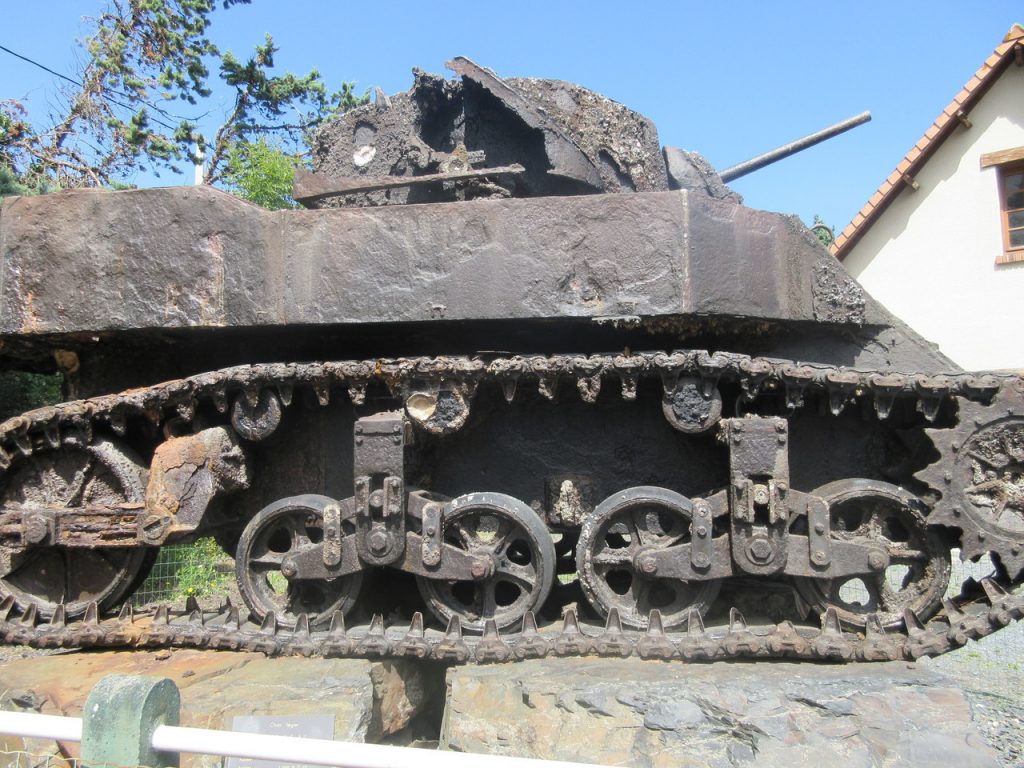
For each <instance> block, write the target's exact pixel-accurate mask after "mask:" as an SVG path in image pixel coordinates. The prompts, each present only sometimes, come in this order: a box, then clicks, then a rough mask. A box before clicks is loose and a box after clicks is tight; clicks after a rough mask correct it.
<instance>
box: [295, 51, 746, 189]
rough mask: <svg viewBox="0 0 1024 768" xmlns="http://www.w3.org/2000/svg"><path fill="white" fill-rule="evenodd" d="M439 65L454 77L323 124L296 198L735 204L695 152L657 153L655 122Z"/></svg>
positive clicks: (575, 91) (570, 94)
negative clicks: (691, 198)
mask: <svg viewBox="0 0 1024 768" xmlns="http://www.w3.org/2000/svg"><path fill="white" fill-rule="evenodd" d="M448 66H449V67H450V68H451V69H452V70H454V71H455V72H456V74H457V75H459V78H458V79H456V80H447V79H445V78H443V77H441V76H439V75H431V74H427V73H425V72H422V71H420V70H414V73H415V82H414V83H413V87H412V88H411V89H410V90H409V91H407V92H406V93H401V94H397V95H394V96H390V97H387V96H384V95H383V94H382V93H378V96H377V100H376V102H375V103H374V104H368V105H366V106H363V107H360V108H359V109H355V110H352V111H351V112H348V113H347V114H345V115H344V116H343V117H342V118H340V119H338V120H336V121H333V122H331V123H329V124H327V125H326V126H325V127H324V128H323V129H322V130H321V131H320V133H319V134H318V135H317V137H316V140H315V142H314V146H313V162H314V168H315V173H313V174H309V173H304V172H300V174H299V176H298V178H297V183H296V199H298V200H300V201H301V202H303V203H305V204H307V205H329V206H334V205H358V206H368V205H393V204H403V203H428V202H430V203H432V202H444V201H449V200H468V199H473V198H494V197H498V198H500V197H537V196H550V195H580V194H592V193H599V192H604V193H607V192H657V191H664V190H668V189H680V188H683V189H697V190H699V191H702V192H709V193H711V194H712V195H713V196H716V197H733V198H735V199H738V196H736V195H735V194H734V193H731V192H730V191H729V190H727V189H726V188H725V186H724V185H723V184H721V182H720V181H718V179H717V174H715V172H714V170H713V169H711V167H710V166H709V165H708V164H707V163H706V162H704V161H703V159H702V158H700V157H699V156H696V155H694V154H692V153H684V152H682V151H681V150H674V149H669V150H666V155H665V156H663V154H662V150H661V146H660V144H659V141H658V132H657V129H656V128H655V127H654V124H653V123H652V122H651V121H650V120H648V119H647V118H646V117H644V116H643V115H640V114H638V113H637V112H634V111H632V110H630V109H628V108H626V107H624V106H622V105H621V104H619V103H617V102H615V101H612V100H611V99H608V98H606V97H604V96H601V95H600V94H597V93H594V92H593V91H590V90H587V89H586V88H583V87H581V86H578V85H573V84H571V83H566V82H562V81H560V80H546V79H534V78H511V79H508V80H503V79H501V78H499V77H498V76H497V75H495V74H494V73H493V72H491V71H490V70H489V69H486V68H484V67H481V66H479V65H478V64H475V63H474V62H472V61H470V60H469V59H467V58H464V57H461V56H460V57H456V58H455V59H454V60H452V61H450V62H449V63H448ZM666 158H667V159H668V166H667V167H666ZM327 198H331V199H330V201H329V202H323V201H325V200H326V199H327Z"/></svg>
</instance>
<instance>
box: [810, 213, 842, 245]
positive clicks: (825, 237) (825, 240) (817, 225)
mask: <svg viewBox="0 0 1024 768" xmlns="http://www.w3.org/2000/svg"><path fill="white" fill-rule="evenodd" d="M811 232H813V233H814V234H815V235H816V236H817V238H818V239H819V240H821V244H822V245H824V246H825V247H826V248H830V247H831V246H832V243H833V242H834V241H835V239H836V234H835V230H833V229H832V227H830V226H829V225H828V224H826V223H825V221H824V220H823V219H822V218H821V216H819V215H818V214H814V223H813V224H811Z"/></svg>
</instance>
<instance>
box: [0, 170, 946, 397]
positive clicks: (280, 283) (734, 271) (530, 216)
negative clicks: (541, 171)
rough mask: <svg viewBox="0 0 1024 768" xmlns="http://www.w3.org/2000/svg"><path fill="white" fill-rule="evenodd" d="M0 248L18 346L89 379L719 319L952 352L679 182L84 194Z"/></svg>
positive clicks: (793, 247) (765, 337)
mask: <svg viewBox="0 0 1024 768" xmlns="http://www.w3.org/2000/svg"><path fill="white" fill-rule="evenodd" d="M0 258H2V262H0V270H2V292H0V302H2V304H0V340H3V342H4V343H5V349H4V352H5V354H6V356H7V357H8V363H9V364H14V359H13V358H15V357H17V356H22V357H27V358H32V357H34V358H37V359H40V358H49V357H50V356H51V355H52V353H53V352H54V351H55V350H57V349H66V350H70V351H73V352H74V353H75V354H76V355H77V356H78V358H79V360H80V362H81V368H80V370H79V371H78V372H77V376H78V379H79V382H80V390H79V391H81V392H83V393H98V392H103V391H116V390H118V389H122V388H124V387H127V386H138V385H141V384H145V383H150V382H153V381H158V380H162V379H167V378H172V377H174V376H179V375H182V374H183V373H196V372H199V371H201V370H204V369H210V368H214V367H220V366H222V365H224V364H232V363H242V362H250V361H269V360H273V359H296V358H298V359H302V358H305V359H336V358H341V357H346V356H351V355H356V354H359V353H360V352H362V353H364V354H370V355H374V354H379V355H389V354H390V355H396V354H412V353H423V352H428V351H444V352H460V353H472V352H475V351H477V350H481V349H500V350H508V351H517V352H527V351H536V350H538V349H543V350H545V351H551V352H557V351H574V350H579V349H587V348H589V349H590V350H591V351H599V350H603V349H615V348H618V347H625V346H631V347H632V348H641V349H642V348H651V347H655V348H657V347H671V346H675V345H678V344H685V345H687V346H700V344H699V342H700V341H702V340H705V339H710V338H718V339H721V341H719V342H718V344H719V345H721V348H729V349H734V350H735V351H741V352H747V353H752V354H765V355H777V356H780V357H786V356H789V357H796V356H800V357H803V358H804V359H813V360H816V361H820V362H825V363H835V364H852V365H863V366H866V367H871V368H893V369H896V370H902V371H904V372H910V371H917V370H940V369H947V370H948V369H951V368H952V366H951V364H950V363H949V361H947V360H945V359H944V358H943V357H942V356H941V355H939V354H938V353H937V352H936V351H935V349H934V347H933V346H932V345H930V344H928V343H927V342H925V341H924V340H922V339H921V338H920V337H918V336H917V335H916V334H915V333H914V332H913V331H911V330H910V329H908V328H906V327H905V326H904V325H902V323H900V322H899V321H898V320H897V319H895V318H893V317H892V316H891V315H890V314H889V313H888V312H886V310H885V309H884V308H883V307H881V306H880V305H878V304H877V302H875V301H873V300H872V299H871V298H870V297H869V296H868V295H867V294H866V293H865V292H864V291H863V289H862V288H860V286H858V285H857V284H856V282H854V281H853V280H852V279H851V278H850V277H849V276H848V275H846V273H845V272H844V271H843V270H842V268H841V267H840V266H839V265H838V264H837V263H836V262H835V260H834V259H832V258H831V257H830V256H829V255H828V254H827V253H826V252H825V251H824V249H822V248H821V247H820V246H819V245H818V243H817V242H816V240H814V238H813V237H811V236H810V235H809V234H808V233H807V232H806V230H805V229H804V228H803V227H802V226H801V225H800V224H799V222H797V221H796V220H795V219H793V218H791V217H786V216H782V215H779V214H773V213H767V212H763V211H756V210H752V209H749V208H745V207H743V206H739V205H736V204H734V203H732V202H728V201H721V200H715V199H713V198H710V197H707V196H704V195H697V194H694V193H688V192H684V191H679V192H663V193H642V194H634V195H589V196H577V197H558V198H532V199H521V200H478V201H469V202H464V203H459V204H453V205H409V206H395V207H387V208H357V209H330V210H318V211H308V212H301V213H297V212H293V211H284V212H270V211H263V210H260V209H258V208H255V207H253V206H250V205H247V204H245V203H243V202H240V201H238V200H237V199H235V198H233V197H231V196H229V195H226V194H223V193H221V192H218V191H215V190H211V189H207V188H169V189H159V190H140V191H133V192H117V193H101V192H90V191H69V192H63V193H59V194H56V195H48V196H44V197H39V198H14V199H8V200H6V201H5V202H4V205H3V209H2V213H0ZM83 286H88V287H89V288H88V290H82V287H83ZM730 342H733V344H732V345H730ZM553 343H554V346H553ZM371 344H372V345H373V346H372V349H367V348H368V347H369V346H370V345H371ZM797 349H801V350H803V354H801V355H797V354H795V351H796V350H797ZM136 350H137V351H136ZM115 359H118V360H120V361H121V363H120V364H118V363H116V362H114V360H115ZM160 360H164V361H165V362H166V364H164V365H161V364H160V362H159V361H160ZM125 361H130V363H131V364H130V365H124V362H125ZM211 363H212V364H211ZM197 366H202V367H197ZM117 370H120V372H121V375H116V374H115V373H114V371H117ZM93 377H95V378H93Z"/></svg>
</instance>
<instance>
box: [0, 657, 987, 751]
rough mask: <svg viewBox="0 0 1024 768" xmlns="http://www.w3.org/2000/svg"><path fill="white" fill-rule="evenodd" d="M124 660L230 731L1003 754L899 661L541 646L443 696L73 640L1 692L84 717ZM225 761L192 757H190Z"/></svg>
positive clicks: (7, 673)
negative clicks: (611, 652) (537, 652)
mask: <svg viewBox="0 0 1024 768" xmlns="http://www.w3.org/2000/svg"><path fill="white" fill-rule="evenodd" d="M112 673H121V674H146V675H154V676H162V677H168V678H170V679H171V680H173V681H174V682H175V684H176V685H177V686H178V688H179V689H180V691H181V699H182V724H183V725H191V726H196V727H205V728H220V729H230V728H231V727H232V724H233V720H234V718H235V716H237V715H276V716H284V717H287V716H294V715H325V714H326V715H332V716H333V717H334V737H335V738H336V739H339V740H344V741H376V742H382V741H383V742H389V743H404V744H409V743H413V744H418V745H419V746H431V747H433V746H435V745H436V746H438V747H439V748H441V749H451V750H458V751H465V752H484V753H495V754H506V755H519V756H524V757H536V758H543V759H560V760H571V761H578V762H590V763H596V764H603V765H621V766H637V768H640V767H641V766H643V767H646V766H666V767H668V766H672V767H673V768H675V767H676V766H712V767H716V766H721V767H723V768H725V767H728V768H733V767H735V766H745V765H755V764H756V765H757V766H758V768H762V767H767V768H772V767H773V766H780V767H784V768H799V767H800V766H813V767H814V768H819V766H821V765H829V764H834V765H844V766H856V767H858V768H859V767H861V766H863V767H864V768H868V766H871V767H872V768H874V767H876V766H936V767H937V766H942V765H955V766H957V768H973V767H975V766H977V767H978V768H980V767H982V766H985V767H986V768H997V767H998V766H999V761H998V759H997V757H996V755H995V753H994V752H993V751H992V750H991V749H990V748H989V746H988V745H987V744H986V743H985V741H984V739H983V738H982V737H981V735H980V734H979V732H978V729H977V728H976V726H975V723H974V722H973V721H972V712H971V707H970V705H969V703H968V701H967V699H966V698H965V697H964V694H963V692H962V691H961V690H960V689H959V688H958V687H956V686H955V685H954V684H953V683H951V682H950V680H949V679H948V678H946V677H944V676H943V675H941V674H940V673H938V672H936V671H934V670H932V669H929V668H928V667H922V666H918V665H915V664H908V663H904V662H891V663H885V664H850V665H824V664H805V663H801V664H796V663H772V662H757V663H755V662H751V663H739V662H732V663H717V664H679V663H671V662H660V661H641V660H637V659H622V660H618V659H597V658H583V659H541V660H534V661H525V662H518V663H514V664H501V665H490V666H468V667H458V668H452V669H449V670H447V678H446V681H447V695H445V694H444V691H443V688H442V680H443V679H444V677H445V669H444V668H443V667H440V666H438V665H435V664H425V663H423V662H417V661H414V660H402V661H397V662H395V661H380V662H377V661H366V660H341V659H304V658H277V659H268V658H266V657H264V656H262V655H260V654H255V653H224V652H214V651H191V650H180V651H174V652H169V651H166V650H165V651H157V652H107V653H65V654H58V655H50V656H38V657H34V658H25V659H17V660H13V661H10V662H8V663H6V664H3V665H0V708H2V709H15V710H22V711H25V710H34V711H37V712H41V713H43V714H63V715H75V716H77V715H80V714H81V710H82V705H83V704H84V702H85V699H86V696H87V695H88V692H89V691H90V690H91V689H92V687H93V686H94V685H95V684H96V683H97V682H98V681H99V679H100V678H101V677H103V676H104V675H108V674H112ZM442 706H443V719H442V717H441V709H442ZM24 752H27V753H30V754H32V755H36V756H48V755H52V756H54V757H56V758H59V757H77V745H74V744H61V745H55V744H53V743H52V742H42V741H39V740H24V741H23V740H20V739H15V738H12V737H3V736H0V766H4V765H8V764H9V765H15V764H16V763H15V760H16V759H18V760H21V764H24V755H21V756H20V757H19V756H18V753H24ZM5 753H6V754H5ZM51 764H54V765H57V764H59V760H58V761H51ZM219 764H220V761H219V759H217V758H213V757H199V756H190V755H185V756H183V757H182V766H184V767H185V768H189V767H191V766H195V767H198V766H211V767H212V766H214V765H219Z"/></svg>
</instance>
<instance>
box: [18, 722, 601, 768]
mask: <svg viewBox="0 0 1024 768" xmlns="http://www.w3.org/2000/svg"><path fill="white" fill-rule="evenodd" d="M0 733H5V734H13V735H16V736H29V737H32V738H38V739H53V740H54V741H71V742H80V741H81V740H82V718H80V717H59V716H56V715H39V714H35V713H34V712H3V711H0ZM151 746H152V747H153V749H155V750H156V751H158V752H190V753H196V754H203V755H219V756H221V757H241V758H252V759H256V760H277V761H280V762H287V763H306V764H309V765H327V766H339V767H340V768H459V767H460V766H465V768H470V767H471V766H472V767H473V768H596V766H593V765H591V764H586V763H567V762H561V761H556V760H537V759H535V758H527V757H511V756H506V755H481V754H474V753H469V752H446V751H440V750H427V749H413V748H409V747H389V746H383V745H380V744H358V743H352V742H345V741H331V740H329V739H305V738H301V737H297V736H274V735H270V734H265V733H240V732H238V731H216V730H212V729H209V728H183V727H179V726H173V725H160V726H157V728H156V729H155V730H154V731H153V738H152V741H151Z"/></svg>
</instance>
